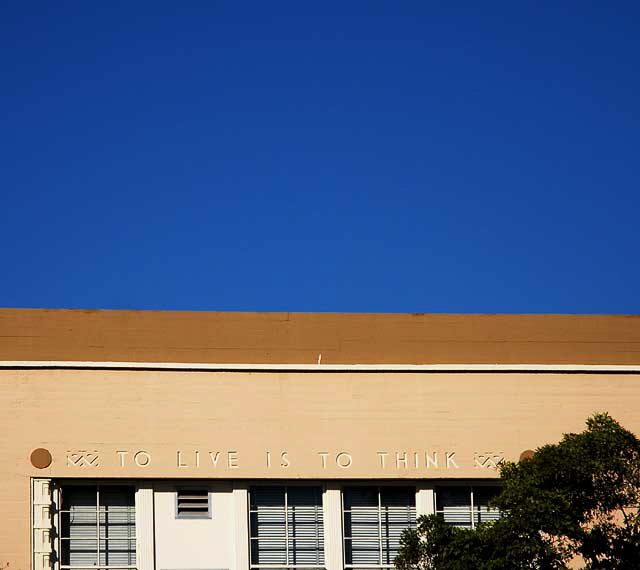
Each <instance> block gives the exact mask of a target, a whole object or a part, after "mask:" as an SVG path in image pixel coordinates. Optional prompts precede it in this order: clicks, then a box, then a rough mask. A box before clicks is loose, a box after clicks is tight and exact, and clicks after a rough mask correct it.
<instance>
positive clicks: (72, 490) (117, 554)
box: [59, 485, 136, 568]
mask: <svg viewBox="0 0 640 570" xmlns="http://www.w3.org/2000/svg"><path fill="white" fill-rule="evenodd" d="M135 521H136V511H135V489H134V488H133V487H130V486H115V485H114V486H111V485H104V486H103V485H66V486H64V487H63V488H62V489H61V509H60V532H59V552H60V562H61V568H76V567H77V568H87V567H92V568H93V567H95V568H109V567H112V566H118V567H120V568H135V565H136V522H135Z"/></svg>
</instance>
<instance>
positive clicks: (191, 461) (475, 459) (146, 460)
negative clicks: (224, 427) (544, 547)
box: [66, 448, 505, 472]
mask: <svg viewBox="0 0 640 570" xmlns="http://www.w3.org/2000/svg"><path fill="white" fill-rule="evenodd" d="M103 451H104V450H103ZM262 453H263V455H262V458H263V459H260V454H258V456H257V457H254V458H250V460H249V461H248V463H249V464H250V465H251V466H255V461H256V459H257V460H259V461H261V462H262V465H263V467H264V468H266V469H267V470H269V471H274V472H275V471H280V470H287V469H289V468H291V469H296V468H299V466H300V464H302V466H305V465H311V466H313V465H314V461H315V466H316V468H319V469H322V470H334V471H335V470H338V471H342V470H344V471H348V470H350V469H352V468H353V467H354V466H356V467H357V468H359V469H362V468H363V466H364V467H365V468H367V466H369V467H374V468H377V470H380V471H386V472H394V471H395V472H404V471H406V472H410V471H414V472H420V471H422V472H425V471H440V472H442V471H452V470H457V469H461V468H465V467H471V466H473V467H474V468H475V469H488V470H494V471H495V470H497V469H499V467H500V465H501V464H502V463H503V462H504V461H505V455H504V452H502V451H482V452H480V451H476V452H475V453H473V455H472V456H471V457H468V456H466V457H465V456H461V455H460V454H459V453H458V452H457V451H451V450H446V449H443V450H435V451H434V450H428V451H424V450H422V451H415V450H384V449H382V450H379V451H376V452H373V453H372V454H365V455H364V457H363V455H362V454H358V453H356V452H353V451H352V450H345V449H342V450H341V449H337V450H335V451H312V450H309V451H308V452H306V453H302V452H300V453H290V452H289V451H287V450H278V449H273V450H265V451H264V452H262ZM66 457H67V462H66V464H67V467H70V468H74V469H83V468H84V469H87V468H97V467H100V466H101V457H100V452H98V451H97V450H83V449H79V450H71V451H67V456H66ZM242 457H244V454H241V453H240V452H239V451H237V450H229V449H227V450H219V451H209V450H206V449H191V450H184V449H177V450H176V451H175V455H174V458H175V459H174V463H173V466H174V467H176V468H178V469H188V470H191V469H216V470H227V469H229V470H231V469H233V470H235V469H241V468H242V467H243V466H245V465H246V463H243V461H242ZM114 460H115V464H116V465H118V466H119V467H120V468H122V469H124V468H135V469H146V468H149V467H151V466H152V465H156V464H155V463H154V455H153V453H152V451H150V450H148V449H135V448H134V449H118V450H115V457H114ZM164 462H166V459H162V460H161V461H160V463H164ZM109 463H110V461H109Z"/></svg>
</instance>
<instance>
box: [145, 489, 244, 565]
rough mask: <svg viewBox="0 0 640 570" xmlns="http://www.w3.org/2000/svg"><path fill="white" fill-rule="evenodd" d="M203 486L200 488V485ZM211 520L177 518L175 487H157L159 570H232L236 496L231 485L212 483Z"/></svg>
mask: <svg viewBox="0 0 640 570" xmlns="http://www.w3.org/2000/svg"><path fill="white" fill-rule="evenodd" d="M199 487H201V486H199ZM206 487H208V488H209V491H210V493H211V497H210V500H211V518H208V519H183V518H181V519H179V518H176V495H175V489H176V486H175V484H172V483H165V484H163V483H157V484H156V485H155V543H156V544H155V547H156V550H155V561H156V568H158V569H161V570H173V569H181V568H192V569H194V568H231V567H232V566H233V562H234V561H233V544H234V532H233V531H234V528H233V517H234V515H233V496H232V487H231V484H230V483H228V482H215V483H210V484H208V485H207V486H206Z"/></svg>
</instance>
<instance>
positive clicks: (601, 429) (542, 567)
mask: <svg viewBox="0 0 640 570" xmlns="http://www.w3.org/2000/svg"><path fill="white" fill-rule="evenodd" d="M500 475H501V484H502V492H501V493H500V495H499V496H498V497H496V499H494V501H493V506H495V507H497V508H499V509H500V510H501V511H502V513H503V516H502V518H501V519H500V520H498V521H496V522H495V523H483V524H480V525H478V527H477V528H476V529H474V530H472V529H462V528H455V527H451V526H448V525H447V524H445V523H444V521H443V520H442V519H441V518H440V517H437V516H434V515H432V516H427V517H420V519H419V520H418V526H417V528H416V529H413V530H407V531H405V533H404V534H403V537H402V547H401V550H400V554H399V555H398V557H397V558H396V567H397V568H398V569H399V570H558V569H563V568H568V567H569V564H570V563H571V562H572V561H573V564H576V562H577V563H578V565H579V567H580V568H583V569H584V570H638V569H640V512H639V511H638V509H637V508H636V506H637V505H640V440H639V439H638V438H637V437H636V436H635V435H634V434H632V433H631V432H629V431H627V430H626V429H624V428H623V427H622V426H621V425H620V424H619V423H618V422H616V421H615V420H614V419H612V418H611V417H610V416H609V415H608V414H596V415H594V416H592V417H591V418H589V419H588V420H587V428H586V429H585V430H584V431H583V432H581V433H579V434H573V433H570V434H565V435H564V437H563V438H562V440H561V441H560V442H559V443H557V444H550V445H545V446H543V447H541V448H539V449H538V450H536V453H535V454H534V455H533V457H532V458H530V459H525V460H523V461H521V462H520V463H506V464H504V465H503V466H502V468H501V473H500Z"/></svg>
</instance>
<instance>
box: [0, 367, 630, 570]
mask: <svg viewBox="0 0 640 570" xmlns="http://www.w3.org/2000/svg"><path fill="white" fill-rule="evenodd" d="M565 372H566V371H565ZM596 411H607V412H609V413H610V414H611V415H613V417H615V418H616V419H618V420H619V421H620V422H621V423H622V424H623V425H624V426H625V427H627V428H629V429H631V430H632V431H635V432H636V433H640V374H637V373H630V372H629V371H628V370H626V371H625V373H622V374H615V373H598V374H595V373H587V372H581V373H574V374H568V373H554V372H550V371H545V372H543V373H532V372H500V371H498V370H496V371H494V372H489V371H483V372H477V371H476V372H473V373H465V372H460V371H458V372H435V371H414V372H397V371H388V372H385V371H379V372H368V371H358V372H355V371H352V372H349V371H347V370H346V369H345V370H343V371H341V372H338V371H334V372H315V373H312V372H304V371H297V372H296V371H280V372H255V371H233V372H221V371H187V370H183V371H180V370H127V369H121V370H107V369H94V370H89V369H86V370H69V369H58V370H53V369H40V370H24V369H4V370H0V418H1V419H0V422H1V428H2V429H1V433H0V457H1V458H2V462H1V464H0V478H1V481H2V485H0V505H1V507H2V508H1V512H2V517H0V563H5V564H6V563H7V562H10V563H11V565H10V567H9V570H13V569H14V568H16V569H18V570H20V569H22V570H24V569H26V568H28V567H29V564H30V562H29V558H30V542H29V541H30V522H29V513H30V478H32V477H39V478H47V477H52V478H60V477H83V478H84V477H92V478H103V477H104V478H111V477H124V478H154V479H155V478H173V479H175V478H218V479H264V478H269V479H292V478H303V479H398V478H402V479H422V478H429V479H440V478H458V479H464V478H479V477H482V478H485V477H495V476H496V475H497V472H496V470H495V466H496V464H498V463H499V462H500V461H501V460H503V459H507V460H517V459H518V457H519V455H520V453H521V452H522V451H524V450H527V449H535V448H536V447H538V446H540V445H542V444H544V443H547V442H555V441H558V439H559V438H560V437H561V436H562V434H563V433H564V432H569V431H580V430H582V429H583V427H584V420H585V419H586V417H587V416H589V415H590V414H592V413H594V412H596ZM37 448H43V449H46V450H48V451H49V452H50V453H51V456H52V463H51V465H50V466H48V467H46V468H43V469H37V468H36V467H34V466H33V465H32V464H31V461H30V454H31V452H32V451H33V450H34V449H37Z"/></svg>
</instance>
